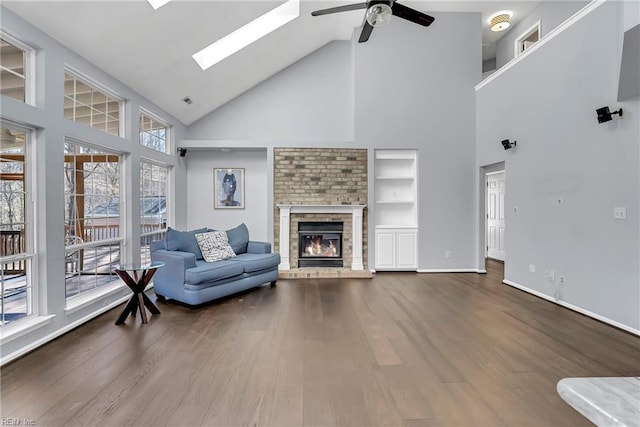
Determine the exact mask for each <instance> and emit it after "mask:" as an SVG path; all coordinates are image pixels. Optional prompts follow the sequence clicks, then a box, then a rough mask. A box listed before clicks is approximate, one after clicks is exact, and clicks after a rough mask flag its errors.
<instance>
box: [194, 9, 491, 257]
mask: <svg viewBox="0 0 640 427" xmlns="http://www.w3.org/2000/svg"><path fill="white" fill-rule="evenodd" d="M434 16H435V17H436V21H435V23H434V24H433V25H431V26H430V27H429V28H424V27H421V26H418V25H415V24H412V23H410V22H406V21H403V20H401V19H394V20H393V22H392V23H391V24H390V25H388V26H387V27H385V28H381V29H376V30H375V31H374V32H373V34H372V36H371V38H370V39H369V41H368V42H367V43H363V44H359V43H357V42H355V41H353V40H352V41H350V42H333V43H330V44H328V45H327V46H325V47H323V48H322V49H319V50H318V51H316V52H314V53H313V54H311V55H309V56H307V57H305V58H303V59H302V60H300V61H299V62H297V63H296V64H294V65H292V66H291V67H289V68H287V69H286V70H284V71H282V72H281V73H278V74H277V75H275V76H274V77H272V78H271V79H269V80H267V81H265V82H263V83H262V84H260V85H258V86H257V87H255V88H254V89H252V90H250V91H248V92H246V93H245V94H243V95H242V96H240V97H238V98H236V99H234V100H233V101H231V102H229V103H228V104H226V105H225V106H223V107H222V108H220V109H219V110H217V111H215V112H213V113H212V114H210V115H208V116H206V117H205V118H203V119H201V120H199V121H198V122H196V123H194V124H193V125H191V126H190V127H189V129H188V138H189V139H190V141H188V142H186V144H188V145H190V146H194V147H200V148H204V147H237V146H241V147H243V146H248V147H255V146H263V147H266V148H267V149H268V150H271V149H272V148H273V147H278V146H298V147H304V146H311V147H357V148H371V149H373V148H415V149H418V150H419V159H420V160H419V171H418V174H419V179H420V183H419V200H420V207H419V215H420V232H419V249H418V251H419V267H420V268H421V269H465V268H472V267H474V265H475V258H474V257H475V250H474V242H475V232H474V230H475V228H474V220H475V216H474V206H475V204H474V199H473V197H474V194H475V191H474V188H475V187H474V185H475V175H474V172H473V171H474V159H475V157H474V142H475V136H474V128H475V122H474V118H475V111H474V107H475V106H474V97H475V92H474V89H473V88H474V85H475V84H476V83H477V82H478V81H479V80H480V77H481V63H482V60H481V49H482V46H481V23H480V19H479V18H478V15H477V14H470V13H463V14H460V13H457V14H453V13H441V14H435V15H434ZM358 35H359V29H357V30H356V31H355V37H356V38H357V36H358ZM470 40H473V42H470ZM272 109H273V111H272ZM370 155H372V152H371V153H370ZM267 161H270V158H269V159H267ZM202 167H206V166H204V165H202ZM269 170H270V169H269ZM206 173H208V171H198V170H197V168H196V166H193V165H192V164H191V160H189V175H190V176H191V175H192V174H195V175H198V176H199V175H201V174H206ZM369 178H370V187H371V188H370V191H372V185H373V180H372V177H371V174H370V177H369ZM268 191H269V193H272V192H273V187H272V185H271V184H270V186H269V188H268ZM371 197H372V194H370V199H371ZM189 203H190V209H191V199H190V200H189ZM372 208H373V206H372V205H370V206H369V209H370V211H369V218H373V212H372V211H371V209H372ZM270 214H271V215H270V217H269V223H272V222H273V214H272V212H270ZM190 224H191V222H190ZM373 225H374V224H373V221H369V236H373V235H374V234H373ZM374 249H375V248H374V242H373V239H370V240H369V259H370V260H372V259H374V252H373V251H374ZM447 250H449V251H451V253H452V257H451V258H445V256H444V254H445V251H447Z"/></svg>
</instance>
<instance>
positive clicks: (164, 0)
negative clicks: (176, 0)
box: [147, 0, 171, 9]
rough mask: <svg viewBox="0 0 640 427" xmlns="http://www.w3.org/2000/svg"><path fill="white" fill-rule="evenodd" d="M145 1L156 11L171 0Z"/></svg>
mask: <svg viewBox="0 0 640 427" xmlns="http://www.w3.org/2000/svg"><path fill="white" fill-rule="evenodd" d="M147 1H148V2H149V4H150V5H151V7H153V8H154V9H158V8H160V7H162V6H164V5H165V4H167V3H169V2H170V1H171V0H147Z"/></svg>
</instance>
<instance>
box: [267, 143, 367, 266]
mask: <svg viewBox="0 0 640 427" xmlns="http://www.w3.org/2000/svg"><path fill="white" fill-rule="evenodd" d="M273 170H274V197H273V202H274V232H275V236H274V237H275V239H274V240H275V244H274V248H275V250H277V251H278V252H279V253H280V256H281V257H282V263H281V266H280V277H281V278H305V277H306V278H311V277H372V274H371V272H370V271H368V269H367V268H368V267H367V264H368V263H367V246H368V244H367V241H368V233H367V210H366V209H365V208H366V206H367V196H368V183H367V150H366V149H361V148H296V147H280V148H274V164H273ZM301 221H342V222H343V223H344V230H343V248H342V249H343V260H344V266H343V268H338V267H303V268H299V266H298V243H299V242H298V236H297V227H298V222H301ZM285 235H286V238H285ZM367 273H368V274H367Z"/></svg>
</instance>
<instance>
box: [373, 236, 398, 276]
mask: <svg viewBox="0 0 640 427" xmlns="http://www.w3.org/2000/svg"><path fill="white" fill-rule="evenodd" d="M395 246H396V233H395V232H394V231H387V230H385V231H378V230H376V268H393V267H395V259H396V248H395Z"/></svg>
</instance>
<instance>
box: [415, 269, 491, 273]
mask: <svg viewBox="0 0 640 427" xmlns="http://www.w3.org/2000/svg"><path fill="white" fill-rule="evenodd" d="M417 272H418V273H479V274H480V273H486V272H487V270H480V269H478V268H419V269H418V270H417Z"/></svg>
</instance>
